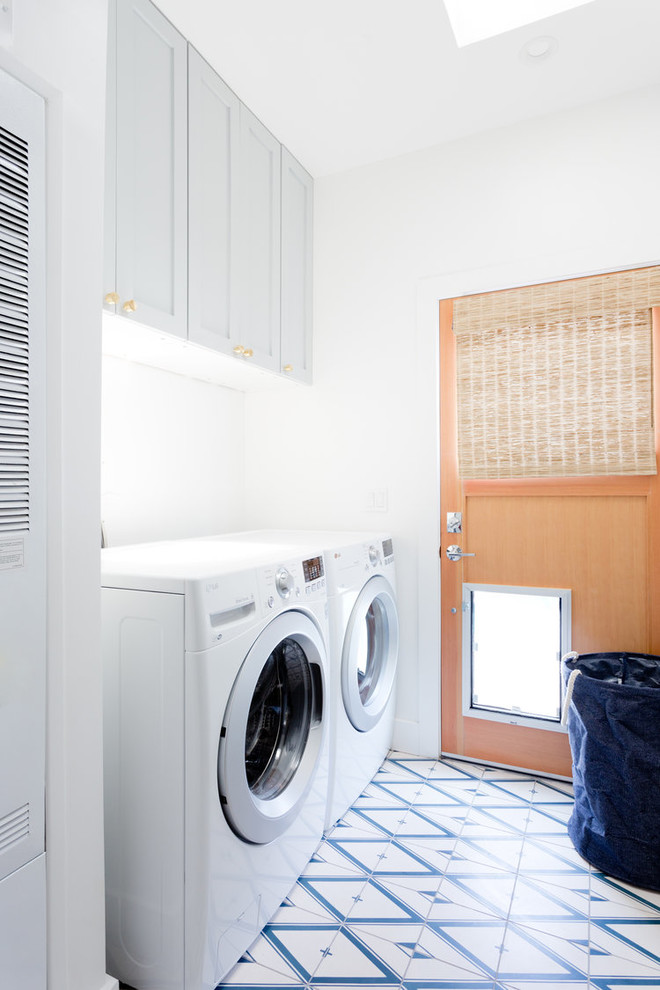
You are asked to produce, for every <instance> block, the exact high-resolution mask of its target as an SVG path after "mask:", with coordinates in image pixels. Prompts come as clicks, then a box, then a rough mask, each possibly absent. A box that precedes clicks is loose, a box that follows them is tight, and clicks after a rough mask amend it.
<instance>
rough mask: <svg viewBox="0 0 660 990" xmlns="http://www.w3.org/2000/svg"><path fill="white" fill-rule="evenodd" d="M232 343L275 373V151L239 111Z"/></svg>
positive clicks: (243, 108) (253, 119)
mask: <svg viewBox="0 0 660 990" xmlns="http://www.w3.org/2000/svg"><path fill="white" fill-rule="evenodd" d="M240 121H241V163H240V164H241V170H240V190H239V196H240V217H241V222H240V231H239V277H240V293H241V307H240V311H239V324H238V337H239V340H240V346H242V347H243V348H244V354H245V352H247V356H248V358H249V359H254V361H255V362H256V363H257V364H259V365H260V366H261V367H262V368H270V369H272V370H273V371H279V370H280V218H281V203H280V192H281V190H280V170H281V161H280V158H281V146H280V144H279V142H278V141H277V140H276V139H275V138H274V137H273V135H272V134H271V133H270V131H269V130H267V129H266V128H265V127H264V125H263V124H262V123H261V122H260V121H259V120H257V118H256V117H255V116H254V114H253V113H251V112H250V111H249V110H248V108H247V107H246V106H244V105H241V114H240Z"/></svg>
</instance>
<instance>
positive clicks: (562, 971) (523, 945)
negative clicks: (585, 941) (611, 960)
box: [497, 924, 589, 982]
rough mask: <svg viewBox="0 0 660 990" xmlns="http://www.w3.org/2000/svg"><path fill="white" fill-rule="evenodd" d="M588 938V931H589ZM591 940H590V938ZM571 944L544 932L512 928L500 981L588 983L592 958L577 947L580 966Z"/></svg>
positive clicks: (505, 943) (509, 927) (499, 971)
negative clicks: (525, 980)
mask: <svg viewBox="0 0 660 990" xmlns="http://www.w3.org/2000/svg"><path fill="white" fill-rule="evenodd" d="M585 934H586V929H585ZM587 937H588V936H587ZM569 945H570V942H568V941H565V942H564V941H562V940H561V939H560V940H557V939H553V938H551V937H548V936H546V935H545V934H544V933H543V932H541V931H538V930H535V929H531V928H524V927H523V926H519V925H512V924H511V925H509V926H508V927H507V931H506V935H505V937H504V944H503V948H502V958H501V960H500V964H499V969H498V973H497V978H498V980H508V981H511V980H517V979H520V978H523V979H524V978H527V979H530V978H534V977H535V978H536V979H540V980H544V981H546V982H547V981H551V980H553V981H556V982H559V981H562V982H563V981H564V980H566V981H575V980H578V981H579V980H585V979H587V977H588V972H589V954H588V953H587V952H584V951H580V949H579V948H578V947H576V946H573V949H574V952H573V955H574V956H575V955H577V956H578V960H577V965H576V964H575V962H574V961H572V960H571V959H570V958H569V956H570V955H571V953H569V952H568V951H566V949H567V947H568V946H569Z"/></svg>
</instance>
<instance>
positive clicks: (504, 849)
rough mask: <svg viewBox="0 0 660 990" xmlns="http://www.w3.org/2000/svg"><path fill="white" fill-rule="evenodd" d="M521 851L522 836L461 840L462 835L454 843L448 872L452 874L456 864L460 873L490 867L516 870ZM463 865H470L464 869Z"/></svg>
mask: <svg viewBox="0 0 660 990" xmlns="http://www.w3.org/2000/svg"><path fill="white" fill-rule="evenodd" d="M522 849H523V839H522V836H519V837H509V836H498V837H494V838H491V839H484V838H475V839H472V838H470V839H466V838H463V834H462V835H461V837H460V838H459V839H458V840H457V841H456V846H455V849H454V856H453V860H452V863H451V864H450V867H449V872H454V866H455V864H456V863H458V864H459V865H458V870H459V872H462V871H463V869H465V870H467V869H471V870H472V872H474V871H475V870H476V871H479V870H480V869H481V867H491V868H492V869H496V870H517V868H518V864H519V862H520V857H521V853H522ZM464 863H465V864H470V866H467V865H466V866H465V867H464V866H463V865H462V864H464Z"/></svg>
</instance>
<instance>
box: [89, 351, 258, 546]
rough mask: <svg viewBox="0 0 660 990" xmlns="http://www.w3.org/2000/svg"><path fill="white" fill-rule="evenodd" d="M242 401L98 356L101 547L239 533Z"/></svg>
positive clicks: (180, 378) (234, 394)
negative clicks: (100, 377) (100, 372)
mask: <svg viewBox="0 0 660 990" xmlns="http://www.w3.org/2000/svg"><path fill="white" fill-rule="evenodd" d="M244 399H245V397H244V394H243V393H242V392H237V391H234V390H232V389H228V388H221V387H219V386H217V385H211V384H208V383H207V382H201V381H196V380H194V379H192V378H186V377H184V376H183V375H177V374H172V373H171V372H168V371H161V370H159V369H157V368H148V367H146V366H144V365H141V364H135V363H133V362H130V361H125V360H123V359H121V358H117V357H109V356H108V355H105V356H104V358H103V417H102V422H103V433H102V473H101V507H102V512H101V515H102V518H103V525H104V531H105V537H106V542H107V544H108V546H116V545H118V544H122V543H137V542H142V541H145V540H161V539H179V538H182V537H186V536H202V535H204V534H205V533H218V532H225V531H227V530H235V529H241V528H242V527H243V511H244V484H245V479H244V446H245V437H244Z"/></svg>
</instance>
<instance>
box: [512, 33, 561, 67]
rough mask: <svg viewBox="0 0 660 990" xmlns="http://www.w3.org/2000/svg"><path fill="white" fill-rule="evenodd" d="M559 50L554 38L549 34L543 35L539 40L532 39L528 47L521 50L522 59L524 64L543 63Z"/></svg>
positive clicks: (524, 46)
mask: <svg viewBox="0 0 660 990" xmlns="http://www.w3.org/2000/svg"><path fill="white" fill-rule="evenodd" d="M557 48H558V42H557V39H556V38H552V37H551V36H550V35H549V34H543V35H541V36H540V37H538V38H532V40H531V41H528V42H527V44H526V45H523V47H522V48H521V50H520V57H521V59H522V60H523V61H524V62H543V61H544V60H545V59H546V58H550V56H551V55H553V54H554V53H555V52H556V51H557Z"/></svg>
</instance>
